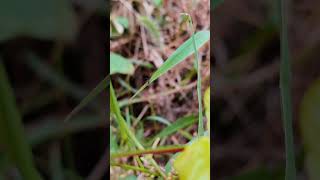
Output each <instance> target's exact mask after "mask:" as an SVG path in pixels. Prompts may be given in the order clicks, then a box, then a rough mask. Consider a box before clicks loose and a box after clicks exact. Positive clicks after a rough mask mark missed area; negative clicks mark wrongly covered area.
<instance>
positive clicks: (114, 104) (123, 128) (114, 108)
mask: <svg viewBox="0 0 320 180" xmlns="http://www.w3.org/2000/svg"><path fill="white" fill-rule="evenodd" d="M110 110H111V112H112V113H113V114H114V115H115V116H116V118H115V119H116V121H117V123H118V125H119V127H120V132H121V134H122V137H123V136H125V135H127V136H128V137H129V138H130V140H132V141H133V142H134V144H135V145H136V146H137V148H139V149H144V147H143V146H142V145H141V144H140V142H139V141H138V139H137V138H136V137H135V135H134V134H133V132H132V131H131V130H130V129H129V127H128V126H127V123H126V121H125V119H124V118H123V117H122V115H121V112H120V107H119V104H118V101H117V97H116V94H115V91H114V89H113V86H112V83H111V82H110Z"/></svg>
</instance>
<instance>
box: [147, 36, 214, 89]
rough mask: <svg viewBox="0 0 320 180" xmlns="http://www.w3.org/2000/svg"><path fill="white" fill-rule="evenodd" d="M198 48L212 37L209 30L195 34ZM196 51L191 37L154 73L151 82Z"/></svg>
mask: <svg viewBox="0 0 320 180" xmlns="http://www.w3.org/2000/svg"><path fill="white" fill-rule="evenodd" d="M194 39H195V43H196V46H197V49H199V48H201V47H202V46H203V45H204V44H205V43H206V42H207V41H209V39H210V32H209V31H199V32H197V33H196V34H195V35H194ZM193 53H194V47H193V40H192V38H189V39H188V40H187V41H186V42H184V43H183V44H182V45H181V46H180V47H179V48H178V49H177V50H176V51H175V52H174V53H173V54H172V55H171V56H170V57H169V58H168V59H167V60H166V61H165V63H163V65H162V66H160V67H159V69H157V71H156V72H154V73H153V75H152V76H151V78H150V80H149V82H150V83H152V82H153V81H155V80H156V79H158V78H159V77H160V76H162V75H163V74H165V73H166V72H167V71H169V70H170V69H172V68H173V67H174V66H176V65H177V64H179V63H180V62H182V61H183V60H185V59H186V58H187V57H188V56H190V55H191V54H193Z"/></svg>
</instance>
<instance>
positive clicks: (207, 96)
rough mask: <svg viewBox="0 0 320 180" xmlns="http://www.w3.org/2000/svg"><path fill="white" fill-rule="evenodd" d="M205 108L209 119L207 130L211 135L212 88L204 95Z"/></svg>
mask: <svg viewBox="0 0 320 180" xmlns="http://www.w3.org/2000/svg"><path fill="white" fill-rule="evenodd" d="M204 108H205V113H206V117H207V129H208V131H209V133H210V87H209V88H208V89H207V90H206V91H205V93H204Z"/></svg>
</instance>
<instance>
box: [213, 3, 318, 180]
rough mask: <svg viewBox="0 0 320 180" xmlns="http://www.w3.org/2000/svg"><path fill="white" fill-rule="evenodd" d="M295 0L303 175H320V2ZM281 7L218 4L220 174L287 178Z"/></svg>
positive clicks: (296, 110)
mask: <svg viewBox="0 0 320 180" xmlns="http://www.w3.org/2000/svg"><path fill="white" fill-rule="evenodd" d="M290 2H291V3H290V6H289V11H290V12H289V47H290V51H291V58H290V62H291V64H292V73H293V77H292V93H293V95H292V98H293V117H294V138H295V139H294V140H295V153H296V164H297V179H318V178H319V177H320V176H319V171H318V172H315V170H316V169H318V168H317V167H320V166H319V159H318V158H317V156H318V155H315V154H319V148H318V145H317V144H318V143H317V140H316V137H318V136H319V133H318V132H319V117H320V116H319V113H316V111H315V109H319V102H320V101H319V89H318V88H317V87H318V84H319V80H317V79H319V76H320V71H319V67H320V66H319V65H320V64H319V61H318V56H319V42H320V41H319V40H320V39H319V37H320V34H319V33H320V31H319V28H320V26H319V23H318V22H319V18H320V16H319V7H318V5H319V2H318V1H313V0H307V1H295V0H293V1H290ZM279 8H280V1H259V0H258V1H252V0H244V1H243V0H241V1H240V0H235V1H224V2H223V3H222V4H221V5H220V6H218V7H217V8H216V9H214V11H213V16H212V17H213V24H212V27H213V31H214V32H213V36H212V37H213V38H214V42H213V43H212V44H211V46H212V47H213V50H212V52H211V54H212V56H213V57H214V60H212V65H213V69H212V72H214V74H213V76H212V78H213V79H214V86H213V89H214V91H213V92H212V95H213V102H214V103H213V106H211V107H213V115H212V120H211V123H212V126H213V134H214V140H213V142H214V149H213V155H214V163H212V166H213V170H214V175H215V177H217V179H224V178H226V177H229V178H231V179H232V178H233V177H234V176H236V177H234V179H246V180H248V179H284V166H285V164H284V163H285V153H284V152H285V149H284V147H285V146H284V132H283V121H282V118H281V101H280V100H281V98H280V89H279V69H280V68H279V67H280V25H281V18H280V14H279ZM316 149H317V150H316ZM311 151H314V154H313V153H312V152H311ZM310 159H314V160H312V161H313V162H311V161H310ZM308 161H309V162H308Z"/></svg>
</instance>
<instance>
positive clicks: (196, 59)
mask: <svg viewBox="0 0 320 180" xmlns="http://www.w3.org/2000/svg"><path fill="white" fill-rule="evenodd" d="M189 20H190V21H189V24H190V28H191V29H192V31H193V24H192V19H191V16H189ZM194 36H195V35H194V32H193V33H192V44H193V50H194V62H195V63H194V64H196V69H197V77H198V79H197V95H198V118H199V121H198V136H202V135H203V132H204V127H203V116H202V95H201V89H202V88H201V83H202V80H201V59H199V55H198V49H197V44H196V40H195V37H194Z"/></svg>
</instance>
